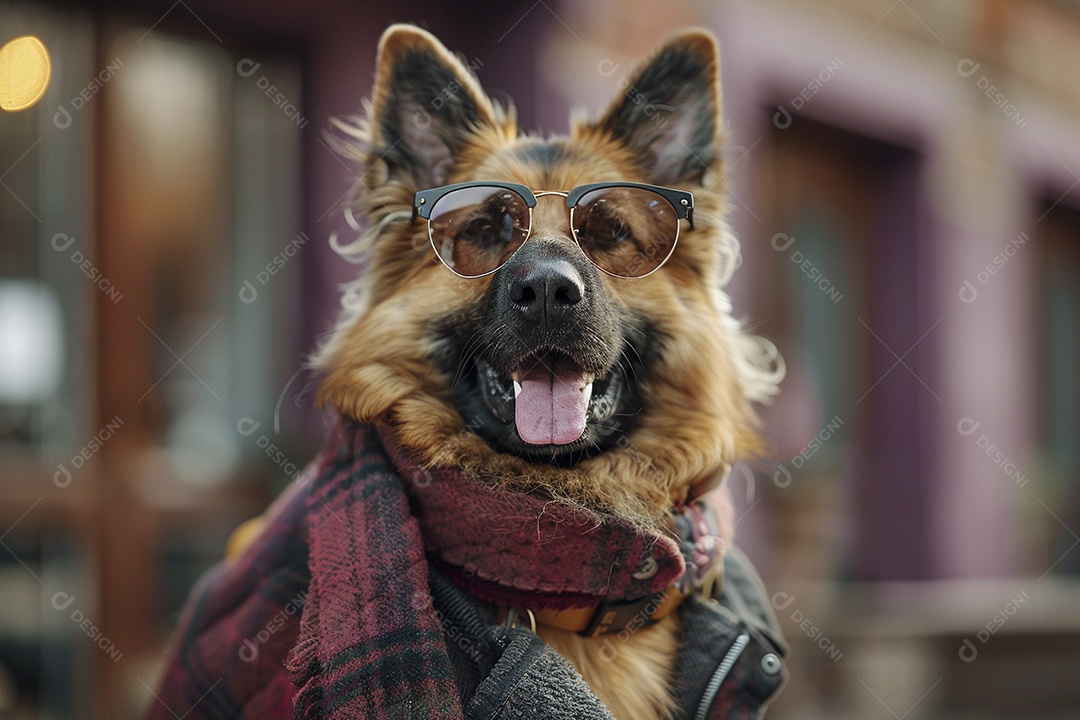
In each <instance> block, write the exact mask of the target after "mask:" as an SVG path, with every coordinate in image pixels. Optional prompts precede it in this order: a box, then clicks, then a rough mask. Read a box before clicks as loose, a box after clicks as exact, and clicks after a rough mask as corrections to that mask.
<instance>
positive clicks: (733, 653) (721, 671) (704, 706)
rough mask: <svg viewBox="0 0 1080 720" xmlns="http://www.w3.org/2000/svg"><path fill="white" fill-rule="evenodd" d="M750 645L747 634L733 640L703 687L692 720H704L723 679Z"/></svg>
mask: <svg viewBox="0 0 1080 720" xmlns="http://www.w3.org/2000/svg"><path fill="white" fill-rule="evenodd" d="M749 644H750V636H749V635H748V634H747V633H742V634H741V635H739V637H737V638H735V642H734V643H732V644H731V647H730V648H728V651H727V653H726V654H725V655H724V659H723V660H721V661H720V665H718V666H717V668H716V670H715V671H714V672H713V675H712V677H711V678H709V684H708V685H706V686H705V694H704V695H702V696H701V704H700V705H698V709H697V714H696V715H694V720H706V716H707V715H708V714H709V708H711V707H712V704H713V701H714V700H715V699H716V694H717V693H718V692H720V685H722V684H723V682H724V679H725V678H727V676H728V673H729V672H731V668H733V667H734V666H735V662H736V661H737V660H738V659H739V657H740V656H741V655H742V654H743V651H744V650H746V646H747V645H749Z"/></svg>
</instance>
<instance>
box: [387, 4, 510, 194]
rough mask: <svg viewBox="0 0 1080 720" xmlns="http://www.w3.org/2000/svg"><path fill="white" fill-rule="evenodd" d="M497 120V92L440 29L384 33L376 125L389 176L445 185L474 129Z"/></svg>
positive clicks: (412, 28)
mask: <svg viewBox="0 0 1080 720" xmlns="http://www.w3.org/2000/svg"><path fill="white" fill-rule="evenodd" d="M496 125H497V120H496V111H495V109H494V107H493V106H492V103H491V100H490V99H488V97H487V95H486V94H485V93H484V91H483V89H481V87H480V85H479V83H477V81H476V79H475V78H474V77H473V75H472V73H471V72H469V70H467V69H466V68H465V66H464V65H463V64H462V63H461V61H460V60H458V59H457V58H456V57H455V56H454V55H453V54H452V53H450V51H448V50H447V49H446V47H444V46H443V44H442V43H440V42H439V40H438V39H437V38H436V37H435V36H434V35H432V34H431V33H429V32H427V31H425V30H421V29H420V28H418V27H415V26H412V25H392V26H390V28H388V29H387V30H386V32H385V33H383V36H382V39H381V40H380V41H379V58H378V64H377V66H376V70H375V91H374V93H373V98H372V107H371V115H370V133H371V139H372V140H373V141H374V142H375V148H373V150H374V151H375V152H378V153H380V154H382V156H383V157H382V159H383V160H384V161H385V163H386V165H387V168H388V169H389V173H390V177H392V178H395V179H398V180H401V181H403V182H405V183H407V184H408V185H410V186H413V187H414V188H415V189H416V190H422V189H425V188H429V187H435V186H438V185H443V184H445V182H446V178H447V176H448V175H449V173H450V169H451V168H452V167H453V164H454V158H455V157H456V155H457V153H458V152H459V151H460V150H461V149H462V148H463V147H464V146H465V144H466V143H467V141H468V139H469V137H470V135H472V134H473V133H475V132H477V131H478V130H480V129H482V128H484V127H491V128H494V127H496Z"/></svg>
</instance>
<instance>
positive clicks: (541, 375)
mask: <svg viewBox="0 0 1080 720" xmlns="http://www.w3.org/2000/svg"><path fill="white" fill-rule="evenodd" d="M591 390H592V384H591V383H590V382H586V378H585V373H583V372H582V371H581V370H580V369H579V368H578V367H577V366H576V365H574V364H573V363H571V362H569V361H565V360H560V361H557V362H556V363H555V366H554V368H548V367H545V366H544V365H543V364H539V365H537V366H536V367H534V368H533V369H532V370H530V371H529V372H527V373H526V374H525V375H524V376H523V377H522V378H521V392H519V393H518V395H517V399H516V400H515V401H514V420H515V422H516V424H517V431H518V435H520V436H521V439H522V440H524V441H525V442H527V443H529V444H530V445H566V444H567V443H572V442H574V441H575V440H577V439H578V438H579V437H581V433H583V432H585V416H586V413H587V412H588V409H589V395H590V394H591V393H590V392H589V391H591Z"/></svg>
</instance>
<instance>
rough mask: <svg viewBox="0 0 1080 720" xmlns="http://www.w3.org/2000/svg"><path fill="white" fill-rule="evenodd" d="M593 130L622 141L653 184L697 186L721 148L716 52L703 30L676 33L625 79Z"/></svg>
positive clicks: (709, 37) (711, 38)
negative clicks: (623, 84)
mask: <svg viewBox="0 0 1080 720" xmlns="http://www.w3.org/2000/svg"><path fill="white" fill-rule="evenodd" d="M624 82H625V87H622V83H620V87H622V89H623V94H622V95H620V96H619V97H617V98H616V99H615V101H614V102H613V103H612V104H611V107H609V108H608V109H607V111H606V112H605V113H604V114H603V115H601V116H600V119H599V120H597V122H596V125H595V127H597V128H599V129H602V130H605V131H606V132H608V133H609V134H611V135H612V136H613V137H615V138H616V139H617V140H619V141H620V142H623V143H625V144H626V145H627V146H628V147H629V149H630V150H631V152H632V153H633V155H634V156H635V157H638V158H640V159H641V160H640V162H641V163H642V166H643V168H644V169H645V171H646V174H648V175H649V179H650V180H651V181H652V182H655V183H659V184H661V185H663V184H676V183H685V182H698V181H700V180H701V177H702V174H703V173H704V172H705V170H706V169H707V168H709V167H711V166H712V164H713V162H714V160H715V159H716V156H717V152H718V150H719V132H718V121H719V114H720V84H719V53H718V51H717V47H716V40H715V39H714V38H713V36H712V35H711V34H710V33H708V32H706V31H704V30H695V31H691V32H687V33H684V34H682V35H677V36H675V37H673V38H672V39H670V40H669V41H668V42H667V43H665V44H664V45H662V46H661V47H660V48H659V49H658V50H656V51H655V52H654V53H653V55H652V56H651V57H650V58H648V59H647V60H645V61H644V62H642V63H641V64H640V65H639V66H638V67H637V68H636V69H635V70H634V72H633V73H631V74H630V75H629V76H627V78H626V80H625V81H624Z"/></svg>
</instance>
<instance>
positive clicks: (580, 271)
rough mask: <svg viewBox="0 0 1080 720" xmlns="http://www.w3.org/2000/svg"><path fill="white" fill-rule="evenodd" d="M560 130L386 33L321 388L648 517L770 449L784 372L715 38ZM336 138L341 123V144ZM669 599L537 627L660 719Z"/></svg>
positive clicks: (442, 445) (432, 43)
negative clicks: (738, 300)
mask: <svg viewBox="0 0 1080 720" xmlns="http://www.w3.org/2000/svg"><path fill="white" fill-rule="evenodd" d="M613 91H614V94H615V95H616V96H615V98H614V100H613V102H612V103H611V104H610V106H609V107H608V108H607V110H605V111H604V112H603V113H602V114H601V115H600V116H599V118H598V119H593V120H581V119H579V120H576V121H575V122H574V123H573V126H572V128H571V130H570V133H569V135H568V136H564V137H553V138H542V137H537V136H534V135H528V134H523V133H521V132H520V131H519V130H518V127H517V125H516V120H515V116H514V113H513V110H512V108H509V107H505V106H502V105H500V104H499V103H497V102H495V101H493V100H492V99H490V98H489V97H488V96H487V95H486V94H485V92H484V90H483V89H482V88H481V86H480V85H479V84H478V81H477V80H476V78H475V77H474V76H473V75H472V74H471V72H470V71H469V70H468V69H467V68H466V67H465V66H464V65H463V63H462V62H461V61H460V60H459V59H458V58H457V57H455V56H454V55H453V54H451V53H450V52H449V51H447V49H446V48H444V47H443V45H442V44H441V43H440V42H439V41H438V40H437V39H436V38H435V37H433V36H432V35H431V34H429V33H428V32H426V31H424V30H421V29H419V28H416V27H412V26H405V25H397V26H393V27H391V28H390V29H389V30H387V32H386V33H385V34H384V35H383V37H382V40H381V42H380V45H379V51H378V64H377V70H376V79H375V87H374V91H373V96H372V99H371V101H370V104H369V105H368V106H367V110H368V112H367V115H366V117H364V118H362V119H360V120H357V121H356V122H341V123H339V124H338V125H339V130H341V131H342V132H340V133H338V134H337V135H336V137H338V139H339V140H340V141H341V144H342V146H343V147H345V149H346V151H347V152H349V153H350V154H351V156H352V157H353V158H355V159H356V160H357V161H358V162H359V165H360V172H361V173H362V177H363V182H362V183H360V184H359V185H358V190H357V192H356V193H355V197H354V201H353V204H352V210H353V211H354V212H355V213H356V214H357V215H358V216H360V215H362V216H363V217H365V218H366V220H367V225H366V229H365V230H364V231H363V232H362V234H361V236H360V237H359V238H358V239H357V241H356V242H355V243H353V244H352V246H351V248H346V251H347V252H348V251H351V252H354V253H357V254H363V256H364V257H365V258H366V262H367V268H366V271H365V273H364V277H363V278H362V279H361V280H359V281H357V283H356V284H355V285H354V286H351V287H349V288H346V292H345V301H344V302H343V305H344V308H345V310H344V313H343V316H342V319H341V321H340V323H339V325H338V326H337V328H336V330H335V331H334V333H333V334H332V335H331V337H330V338H329V339H328V341H327V342H326V344H325V345H324V346H323V347H322V349H321V350H320V352H319V353H318V356H317V360H316V364H317V365H318V367H319V368H320V369H321V371H322V372H323V374H324V379H323V383H322V385H321V388H320V391H319V392H320V398H321V400H322V401H323V402H325V403H328V404H330V405H332V406H334V407H335V408H337V409H338V410H339V411H341V412H342V413H344V414H345V415H347V416H350V417H352V418H355V419H357V420H359V421H361V422H370V423H376V422H379V423H392V424H393V426H394V427H395V428H396V430H397V433H398V438H399V440H400V442H401V443H402V444H403V445H404V446H405V447H406V448H408V449H409V451H410V452H412V453H414V454H415V455H416V456H417V457H419V458H420V459H421V460H422V462H424V463H426V464H430V465H431V466H437V467H454V468H459V469H461V470H462V471H463V472H465V473H467V474H469V475H471V476H473V477H476V478H479V479H482V481H483V482H485V483H488V484H490V485H491V486H493V487H495V488H498V489H501V490H509V491H513V492H525V493H540V494H542V495H543V496H545V497H547V498H550V499H553V500H557V501H561V502H566V503H571V504H574V505H577V506H580V507H584V508H588V509H591V510H595V511H599V512H603V513H609V514H615V515H618V516H620V517H622V518H625V519H627V520H629V521H631V522H633V523H637V524H639V525H641V526H652V527H658V526H659V525H660V523H661V521H662V518H664V517H665V515H667V514H668V513H669V512H670V511H671V510H672V508H673V507H676V506H678V505H679V504H680V503H682V502H683V501H685V500H686V499H687V498H692V497H694V496H696V495H698V494H700V493H701V492H702V491H703V490H704V489H707V488H710V487H713V486H716V485H717V484H719V483H720V482H722V479H723V477H725V475H726V473H727V471H728V469H729V468H730V467H731V465H732V463H734V462H735V461H736V460H737V459H740V458H747V457H752V456H754V455H755V454H758V453H759V452H760V450H761V441H760V439H759V435H758V433H757V431H756V428H757V419H756V414H755V411H754V410H753V408H752V406H751V403H752V402H756V401H764V400H767V399H768V398H769V397H771V396H772V395H773V394H774V393H775V391H776V387H777V384H778V382H779V376H780V375H781V373H782V370H781V369H780V363H779V359H778V358H777V357H776V355H775V351H774V349H773V348H772V346H771V345H770V344H769V343H767V342H766V341H763V340H762V339H760V338H757V337H754V336H752V335H750V334H748V333H746V332H745V331H744V330H743V329H741V328H740V325H739V323H738V322H737V321H736V320H734V319H733V317H732V313H731V305H730V301H729V299H728V297H727V296H726V295H725V294H724V293H723V292H722V290H721V286H722V284H723V283H724V282H725V281H726V279H727V278H728V277H729V275H730V273H731V272H732V271H733V270H734V268H735V266H736V265H737V264H738V245H737V244H736V242H735V240H734V239H733V238H732V236H731V233H730V231H729V229H728V227H727V225H726V224H725V221H724V218H723V216H724V208H725V194H724V188H723V182H722V177H723V163H722V158H721V152H720V151H721V127H720V96H719V81H718V54H717V46H716V42H715V40H714V39H713V38H712V36H711V35H710V34H709V33H707V32H705V31H690V32H686V33H684V34H681V35H678V36H676V37H674V38H672V39H670V40H669V41H668V42H666V43H665V44H663V45H662V46H661V47H660V48H659V49H657V50H656V51H655V52H654V53H653V55H652V56H651V57H649V58H648V59H646V60H645V61H644V62H643V63H641V64H640V65H639V66H638V67H637V68H636V69H635V70H634V71H633V72H632V73H629V74H628V75H627V76H626V77H625V78H624V79H623V80H622V81H620V82H618V83H617V84H616V83H615V82H613ZM342 138H344V139H342ZM678 617H679V615H678V613H672V614H670V615H668V616H667V617H665V618H664V619H663V620H661V621H660V622H657V623H656V624H654V625H651V626H650V627H648V628H645V629H642V630H641V631H639V632H636V633H634V634H633V636H632V637H630V638H628V640H627V642H626V643H625V645H624V646H623V647H621V648H620V652H619V653H618V656H617V657H615V658H602V657H601V654H600V648H601V645H600V643H599V642H598V641H597V640H596V639H594V638H589V637H583V636H581V635H579V634H576V633H574V632H569V631H565V630H559V629H556V628H552V627H546V626H543V625H541V626H540V627H538V628H537V632H538V634H540V636H541V638H542V639H543V640H544V641H546V642H547V643H548V644H549V645H551V646H553V647H554V648H555V649H556V650H558V651H559V652H560V653H561V654H562V655H564V656H565V657H566V658H567V659H569V660H570V661H571V663H572V664H573V665H574V667H575V668H576V669H577V670H578V672H580V674H581V675H582V676H583V678H584V679H585V681H586V682H587V683H588V684H589V686H590V687H591V688H592V690H593V691H594V693H595V694H596V695H597V696H598V697H599V698H600V699H601V700H602V701H603V702H604V703H605V704H606V705H607V706H608V707H609V708H610V709H611V711H612V712H613V714H614V715H615V716H616V717H618V718H620V719H621V720H637V719H638V718H656V717H664V716H666V715H667V714H668V713H669V710H668V708H669V707H670V704H671V700H670V681H671V678H670V675H671V667H672V664H673V658H674V657H675V656H676V653H677V651H678V647H679V641H678V637H679V619H678Z"/></svg>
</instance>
